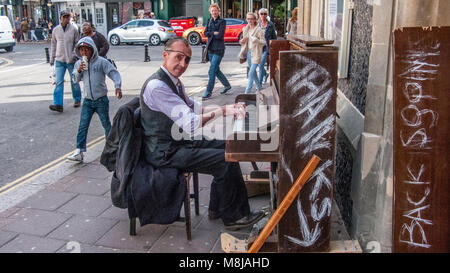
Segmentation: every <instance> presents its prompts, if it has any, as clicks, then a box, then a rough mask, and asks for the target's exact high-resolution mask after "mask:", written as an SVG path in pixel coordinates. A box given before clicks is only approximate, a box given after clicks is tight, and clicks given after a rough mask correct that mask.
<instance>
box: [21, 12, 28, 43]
mask: <svg viewBox="0 0 450 273" xmlns="http://www.w3.org/2000/svg"><path fill="white" fill-rule="evenodd" d="M20 30H22V34H23V40H24V41H25V42H28V31H29V30H30V26H29V25H28V20H27V18H26V17H25V18H23V19H22V22H21V23H20Z"/></svg>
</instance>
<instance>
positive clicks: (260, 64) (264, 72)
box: [259, 50, 267, 85]
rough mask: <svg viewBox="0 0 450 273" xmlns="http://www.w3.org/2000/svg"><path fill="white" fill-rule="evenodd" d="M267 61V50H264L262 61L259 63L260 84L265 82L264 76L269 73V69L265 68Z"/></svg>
mask: <svg viewBox="0 0 450 273" xmlns="http://www.w3.org/2000/svg"><path fill="white" fill-rule="evenodd" d="M266 61H267V50H266V51H263V53H262V57H261V62H260V63H259V84H260V85H262V84H263V79H264V76H266V75H267V71H266V69H265V68H264V67H265V66H266Z"/></svg>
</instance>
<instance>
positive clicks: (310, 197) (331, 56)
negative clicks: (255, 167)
mask: <svg viewBox="0 0 450 273" xmlns="http://www.w3.org/2000/svg"><path fill="white" fill-rule="evenodd" d="M332 43H333V41H330V40H324V39H321V38H315V37H310V36H301V35H290V36H288V39H287V40H272V41H270V82H271V85H270V87H268V88H266V89H264V90H262V91H261V92H260V93H261V94H259V93H258V94H250V95H247V94H243V95H239V96H238V97H236V101H247V102H249V101H250V102H252V103H253V104H254V105H255V108H256V110H257V111H256V120H258V121H259V123H258V124H259V125H258V126H256V127H255V126H254V127H253V130H247V131H245V132H235V133H234V134H232V135H231V136H229V138H228V139H227V143H226V154H225V157H226V160H227V161H258V162H273V163H274V164H272V166H273V167H272V173H271V175H270V177H271V186H273V187H274V189H272V190H271V192H272V193H273V194H274V195H275V196H273V197H272V202H273V203H272V206H276V205H277V203H279V202H281V201H282V200H283V198H284V196H285V195H286V193H287V192H288V191H289V189H290V188H291V186H292V184H293V183H294V181H295V179H296V178H297V177H298V175H299V174H300V173H301V171H302V170H303V168H304V167H305V166H306V163H307V162H308V160H309V159H310V158H311V156H312V155H313V154H315V155H317V156H319V157H320V158H321V162H320V163H319V165H318V166H317V168H316V171H315V172H314V173H313V174H312V176H311V178H310V179H309V181H308V182H307V183H306V185H305V186H304V187H303V188H302V191H301V192H300V194H299V196H298V198H297V200H296V201H294V203H293V204H292V205H291V207H290V208H289V209H288V210H287V211H286V213H285V215H284V217H283V218H282V219H281V221H280V222H279V224H278V226H277V229H276V231H275V232H274V233H275V235H274V236H272V238H270V237H269V238H270V240H268V242H267V243H266V245H265V246H263V248H262V251H264V250H266V251H276V252H322V251H328V250H329V244H330V218H331V205H332V198H333V197H332V195H333V182H334V146H335V133H336V128H335V126H336V91H337V62H338V61H337V60H338V51H337V48H336V47H333V46H329V44H332ZM252 103H250V104H252ZM265 108H271V109H272V110H273V109H277V111H278V114H279V116H278V118H276V117H274V115H273V113H272V112H271V111H268V112H271V114H267V111H265V112H264V113H263V114H261V113H260V111H261V109H265ZM267 116H269V118H266V117H267ZM261 120H262V121H263V122H261ZM265 121H267V122H265ZM264 122H265V123H264ZM267 125H268V126H267ZM247 129H248V128H247ZM261 129H263V132H266V133H267V135H264V134H261V133H259V132H260V130H261ZM269 136H270V137H271V138H276V139H275V140H274V139H269V140H268V139H267V137H269ZM238 137H240V138H238ZM268 143H271V145H268V146H269V147H270V148H271V149H272V150H270V151H262V150H261V147H263V146H262V145H264V144H268ZM274 143H277V144H278V145H277V147H276V149H274V146H273V144H274Z"/></svg>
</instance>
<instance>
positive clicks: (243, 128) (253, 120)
mask: <svg viewBox="0 0 450 273" xmlns="http://www.w3.org/2000/svg"><path fill="white" fill-rule="evenodd" d="M245 105H246V107H247V108H246V115H245V118H237V119H235V120H234V125H233V132H249V131H256V130H257V128H258V124H257V120H258V119H257V117H256V106H255V105H256V103H255V102H245ZM249 105H251V106H254V107H248V106H249Z"/></svg>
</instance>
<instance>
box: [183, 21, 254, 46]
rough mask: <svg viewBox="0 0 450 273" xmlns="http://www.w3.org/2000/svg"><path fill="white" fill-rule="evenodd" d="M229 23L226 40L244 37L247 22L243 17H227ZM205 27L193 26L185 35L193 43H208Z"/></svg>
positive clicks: (230, 40)
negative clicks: (243, 32)
mask: <svg viewBox="0 0 450 273" xmlns="http://www.w3.org/2000/svg"><path fill="white" fill-rule="evenodd" d="M225 22H226V24H227V26H226V28H225V36H224V40H225V42H239V40H240V39H241V38H242V29H243V28H244V27H245V26H246V25H247V22H246V21H245V20H242V19H235V18H225ZM204 32H205V27H193V28H189V29H187V30H185V31H184V32H183V37H184V38H185V39H187V40H188V41H189V43H190V44H191V45H198V44H200V43H206V42H207V41H208V37H206V36H205V35H204Z"/></svg>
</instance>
